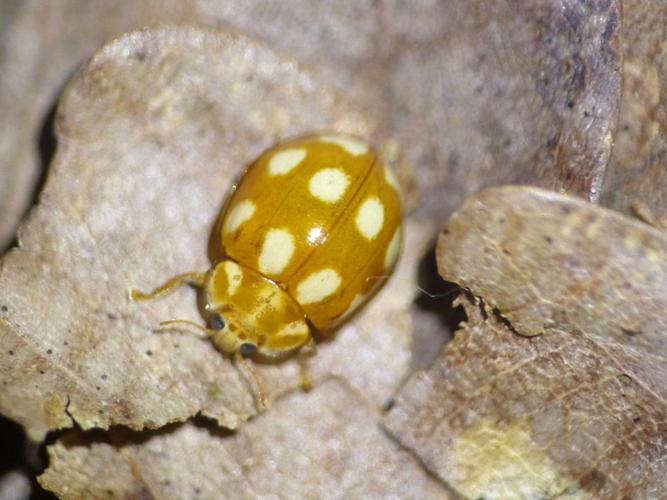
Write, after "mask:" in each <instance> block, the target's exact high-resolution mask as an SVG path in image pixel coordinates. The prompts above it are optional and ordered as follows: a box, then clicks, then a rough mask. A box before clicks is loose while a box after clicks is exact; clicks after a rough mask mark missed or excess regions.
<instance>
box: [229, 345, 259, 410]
mask: <svg viewBox="0 0 667 500" xmlns="http://www.w3.org/2000/svg"><path fill="white" fill-rule="evenodd" d="M234 361H235V362H237V363H241V364H242V365H243V368H244V369H245V371H246V372H248V373H249V374H250V378H252V380H253V381H254V382H255V383H254V385H253V390H254V392H255V403H256V404H257V408H258V410H259V411H263V410H265V409H266V397H265V396H264V390H263V389H262V382H261V381H260V379H259V377H258V376H257V372H255V369H254V368H253V367H252V365H251V363H249V362H248V360H246V359H245V358H244V357H243V355H242V354H241V353H240V352H236V353H235V354H234Z"/></svg>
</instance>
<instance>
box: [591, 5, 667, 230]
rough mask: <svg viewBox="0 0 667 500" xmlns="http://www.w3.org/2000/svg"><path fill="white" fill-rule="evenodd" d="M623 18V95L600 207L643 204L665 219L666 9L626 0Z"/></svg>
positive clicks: (627, 209) (629, 208) (628, 208)
mask: <svg viewBox="0 0 667 500" xmlns="http://www.w3.org/2000/svg"><path fill="white" fill-rule="evenodd" d="M623 14H624V15H623V23H622V30H621V41H622V44H623V46H622V49H623V95H622V100H621V103H620V117H619V125H618V132H617V134H616V137H615V141H614V142H615V145H614V151H613V154H612V157H611V161H610V164H609V167H608V168H607V175H606V176H605V183H604V195H603V197H602V199H601V202H602V203H603V204H605V205H607V206H610V207H612V208H614V209H616V210H620V211H624V212H632V211H633V206H635V205H636V204H638V203H640V204H641V205H642V206H645V207H647V208H648V209H650V210H651V212H652V213H653V215H654V216H655V217H658V218H664V217H667V192H666V190H665V185H667V173H666V172H665V168H664V156H665V152H667V141H666V140H665V130H666V129H667V98H666V97H665V91H666V90H665V88H666V87H665V81H666V80H667V62H666V61H667V46H665V43H664V40H665V37H666V36H667V31H666V29H665V26H667V5H666V4H665V2H662V1H660V0H648V1H646V0H639V1H637V0H626V1H625V2H624V3H623Z"/></svg>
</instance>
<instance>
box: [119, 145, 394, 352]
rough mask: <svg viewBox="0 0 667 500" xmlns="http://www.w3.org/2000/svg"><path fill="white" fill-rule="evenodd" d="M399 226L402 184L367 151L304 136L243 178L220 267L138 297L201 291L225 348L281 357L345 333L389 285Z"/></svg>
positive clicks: (223, 229)
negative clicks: (180, 289) (189, 288)
mask: <svg viewBox="0 0 667 500" xmlns="http://www.w3.org/2000/svg"><path fill="white" fill-rule="evenodd" d="M401 221H402V214H401V199H400V195H399V190H398V184H397V181H396V177H395V176H394V173H393V172H392V170H391V168H390V167H389V166H388V165H385V164H384V163H383V162H382V161H381V160H380V158H379V157H378V155H377V154H376V153H375V151H374V150H373V149H372V148H371V147H370V146H369V145H368V144H366V143H365V142H363V141H361V140H359V139H357V138H354V137H350V136H347V135H341V134H318V135H308V136H304V137H300V138H297V139H293V140H290V141H286V142H283V143H280V144H278V145H276V146H274V147H272V148H270V149H268V150H267V151H265V152H264V153H263V154H262V155H261V156H260V157H259V158H258V159H257V160H256V161H255V162H254V163H253V164H252V165H251V166H250V167H249V168H248V169H247V171H246V172H245V173H244V175H243V176H242V177H241V180H240V181H239V183H238V185H237V187H236V189H235V190H234V192H233V194H232V195H231V198H230V199H229V202H228V203H227V204H226V208H225V209H224V210H223V213H222V214H221V219H220V222H221V223H220V224H219V230H220V235H219V237H220V242H221V244H222V247H223V249H224V255H225V257H224V258H223V259H222V260H221V261H219V262H216V263H214V265H213V267H212V268H211V269H210V270H209V271H207V272H204V273H186V274H181V275H178V276H176V277H174V278H172V279H171V280H169V281H168V282H167V283H165V284H164V285H162V286H161V287H159V288H157V289H155V290H154V291H153V292H151V293H150V294H143V293H141V292H138V291H137V290H132V292H131V294H132V297H133V298H135V299H150V298H154V297H157V296H159V295H161V294H163V293H164V292H166V291H168V290H170V289H172V288H173V287H175V286H178V285H181V284H184V283H189V284H193V285H195V286H199V287H201V288H203V289H204V290H205V292H206V311H207V313H209V314H210V316H209V318H208V323H209V327H208V328H205V330H206V333H207V334H208V335H209V336H210V338H211V340H212V342H213V343H214V344H215V346H216V347H217V348H218V349H220V350H221V351H223V352H224V353H228V354H232V355H239V354H240V355H243V356H247V355H252V354H255V353H257V354H259V355H260V357H266V358H277V357H281V356H283V355H287V354H289V353H292V352H294V351H296V350H298V349H299V348H301V347H303V346H304V345H307V344H309V343H312V339H313V333H314V332H315V331H318V332H327V331H330V330H331V329H333V328H335V327H336V326H338V325H339V324H340V323H341V322H342V321H344V320H345V318H346V317H348V316H349V315H350V314H352V313H353V312H354V311H356V310H357V309H358V308H359V307H360V306H361V305H362V304H363V303H364V302H365V300H366V299H367V298H368V297H370V296H371V295H372V294H373V292H375V291H376V290H377V288H378V287H379V286H380V285H381V284H382V283H383V282H384V281H385V279H384V278H386V277H387V276H388V275H389V273H390V272H391V271H392V270H393V267H394V265H395V263H396V260H397V258H398V255H399V251H400V248H401Z"/></svg>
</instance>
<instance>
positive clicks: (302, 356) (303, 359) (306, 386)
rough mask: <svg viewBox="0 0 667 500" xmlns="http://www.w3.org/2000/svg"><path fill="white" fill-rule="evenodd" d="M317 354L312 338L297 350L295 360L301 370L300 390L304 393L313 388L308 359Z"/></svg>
mask: <svg viewBox="0 0 667 500" xmlns="http://www.w3.org/2000/svg"><path fill="white" fill-rule="evenodd" d="M315 354H317V346H316V344H315V341H314V340H313V337H310V339H309V340H308V342H307V343H306V344H304V346H303V347H302V348H301V349H299V352H298V353H297V356H296V359H297V361H298V362H299V368H301V388H302V389H303V390H304V391H309V390H311V389H312V388H313V379H312V377H311V376H310V370H309V369H308V358H310V357H312V356H314V355H315Z"/></svg>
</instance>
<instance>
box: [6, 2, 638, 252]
mask: <svg viewBox="0 0 667 500" xmlns="http://www.w3.org/2000/svg"><path fill="white" fill-rule="evenodd" d="M619 10H620V9H619V2H618V1H607V0H595V1H591V2H583V3H576V4H574V3H572V2H570V1H569V0H560V1H556V2H553V1H551V0H540V1H539V2H531V3H530V5H527V6H524V7H523V8H521V9H516V6H515V3H514V2H511V1H509V0H503V1H501V2H498V1H496V2H487V1H477V2H435V3H434V2H431V1H419V2H407V3H406V2H393V1H392V2H379V3H369V4H363V3H359V2H354V1H340V2H333V3H332V2H307V1H306V2H302V1H294V2H275V3H268V4H267V3H266V2H265V1H263V0H250V1H248V0H240V1H239V0H225V1H210V0H194V1H192V2H187V3H184V2H180V1H178V0H146V1H144V2H135V1H123V0H120V1H118V2H107V1H104V0H92V1H91V0H84V1H82V0H62V1H60V2H55V3H49V4H47V5H45V4H44V2H40V1H39V0H26V1H25V2H21V6H20V8H19V12H18V14H17V16H16V20H15V21H14V26H13V28H12V31H11V34H10V35H9V36H8V38H7V42H6V46H7V53H8V54H11V55H12V57H9V58H7V59H6V60H5V61H4V65H3V66H2V67H0V69H2V71H1V72H0V74H2V75H3V78H2V79H0V104H2V105H0V108H2V109H5V110H6V113H3V116H2V117H0V126H4V128H3V134H0V140H5V141H6V145H5V147H4V148H3V147H0V165H2V164H4V165H6V166H7V168H8V169H9V168H11V166H12V165H15V166H16V168H15V169H10V170H7V172H8V174H6V177H5V179H6V181H5V182H3V180H2V178H1V177H0V192H7V193H9V194H11V195H12V196H11V197H5V198H3V197H0V200H7V201H8V200H10V199H15V200H16V202H15V203H13V205H12V207H13V208H12V209H11V210H10V211H9V212H7V211H6V210H1V209H0V213H9V214H10V215H11V217H7V218H6V219H3V218H1V217H0V220H5V221H8V226H7V227H6V229H5V235H4V236H2V235H1V234H0V248H2V247H3V246H4V245H5V244H6V242H7V241H8V240H7V239H8V238H11V236H12V234H13V233H12V231H13V228H14V227H15V226H16V223H17V220H18V217H20V215H21V214H22V213H23V211H24V210H25V208H26V203H27V201H28V200H29V198H30V194H31V192H32V190H33V188H34V182H35V179H36V178H37V176H38V172H37V170H38V167H39V162H38V159H37V155H36V151H35V150H34V145H33V142H32V141H33V139H34V138H35V137H37V136H39V134H40V129H41V127H42V122H43V120H44V117H45V116H46V115H47V110H48V109H49V107H50V105H51V102H52V99H53V96H54V95H55V94H56V93H57V88H58V86H59V85H61V84H62V82H64V80H65V78H66V76H67V74H68V73H69V72H70V71H71V70H72V68H73V67H74V66H75V65H76V64H77V63H78V62H79V60H80V58H81V57H83V55H84V54H86V53H88V52H89V51H90V50H92V48H93V47H94V46H95V45H96V44H98V43H100V42H102V41H103V40H104V39H105V38H107V37H109V36H111V35H114V34H116V33H119V32H122V31H124V30H127V29H131V28H133V27H136V26H142V25H145V24H155V23H160V22H169V21H171V22H178V23H183V22H201V23H206V24H215V25H221V24H222V25H229V26H232V27H234V28H235V29H238V30H241V31H243V32H245V33H248V34H251V35H254V36H257V37H259V38H261V39H263V40H265V41H267V42H268V43H270V44H271V46H272V47H278V48H280V49H281V50H283V51H285V52H286V53H289V54H292V55H294V56H296V57H298V58H299V59H300V60H302V61H306V62H308V63H309V64H311V65H312V66H313V67H314V68H316V69H317V71H318V72H319V73H320V74H321V75H323V77H324V79H325V80H326V81H329V82H331V83H333V84H335V85H337V86H338V87H340V88H342V89H343V90H344V91H345V92H347V93H349V94H350V95H352V96H353V97H354V98H356V99H357V100H358V101H359V102H363V103H364V105H365V107H366V108H368V109H370V110H371V111H372V113H373V115H374V116H377V117H381V118H382V119H381V120H380V135H381V136H382V137H391V138H395V139H397V140H398V141H399V143H400V144H401V146H402V147H403V149H404V152H405V153H406V157H407V158H408V159H409V160H410V162H411V164H412V165H413V166H414V167H415V168H414V169H410V168H407V167H406V172H405V174H406V175H408V176H410V175H411V176H413V180H414V182H415V184H416V186H417V187H418V188H419V194H420V195H421V201H422V208H421V213H422V214H423V215H425V216H426V217H428V218H430V219H432V220H433V221H435V220H436V219H437V220H441V219H442V217H443V215H445V214H448V213H449V212H450V211H451V210H453V209H454V208H455V207H457V206H458V205H459V204H460V202H461V200H462V199H463V198H464V197H465V195H467V194H470V193H472V192H474V191H476V190H478V189H479V188H480V187H481V186H487V185H491V184H498V183H509V182H522V183H527V184H536V185H541V186H543V187H553V188H556V189H564V190H568V191H570V192H572V193H576V194H580V195H582V196H584V197H588V198H591V199H595V198H596V197H597V196H598V194H599V192H598V191H599V185H600V183H601V180H602V175H603V173H604V166H605V165H606V163H607V160H608V157H609V152H610V148H611V143H612V140H611V139H612V136H611V134H612V131H613V129H614V124H615V122H616V117H617V110H618V101H619V95H620V78H619V59H620V58H619V54H618V50H617V46H618V31H619V30H618V24H619V22H618V20H619ZM626 10H627V9H626ZM26 38H29V39H30V40H31V41H32V42H31V43H30V44H26V43H24V42H25V40H26ZM18 68H21V71H18ZM15 89H20V92H21V96H22V98H21V99H16V90H15ZM26 103H30V106H27V105H26ZM5 132H6V133H5ZM0 170H2V167H0ZM443 193H446V194H447V196H443ZM10 219H11V222H9V221H10ZM0 232H1V231H0Z"/></svg>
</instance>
